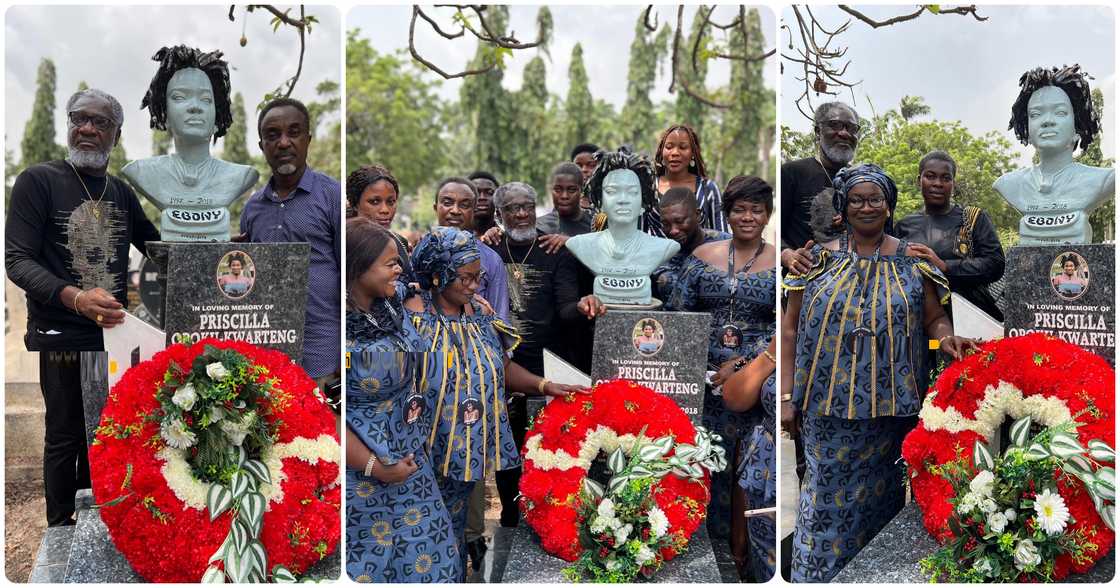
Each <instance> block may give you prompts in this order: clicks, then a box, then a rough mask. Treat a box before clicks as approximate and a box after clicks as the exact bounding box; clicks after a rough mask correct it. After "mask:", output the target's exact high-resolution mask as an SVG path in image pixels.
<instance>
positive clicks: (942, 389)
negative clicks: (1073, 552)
mask: <svg viewBox="0 0 1120 588" xmlns="http://www.w3.org/2000/svg"><path fill="white" fill-rule="evenodd" d="M1115 378H1116V375H1115V370H1113V368H1112V367H1111V366H1109V365H1108V363H1107V362H1106V361H1105V360H1104V359H1102V358H1100V357H1099V356H1097V355H1094V354H1092V353H1089V352H1088V351H1085V350H1083V349H1081V348H1080V347H1078V346H1076V345H1073V344H1071V343H1067V342H1065V341H1062V340H1061V339H1057V338H1053V337H1049V336H1046V335H1041V334H1032V335H1025V336H1021V337H1011V338H1007V339H1000V340H998V341H993V342H990V343H987V344H985V345H983V346H981V348H980V351H979V352H977V353H975V354H973V355H971V356H969V357H967V358H965V359H964V360H962V361H958V362H956V363H954V364H952V365H950V366H949V367H947V368H946V369H945V371H944V372H942V374H941V376H940V377H939V378H938V379H937V382H936V383H935V384H934V385H933V387H932V389H931V394H930V395H929V396H928V397H927V398H926V400H925V404H924V405H923V407H922V411H921V413H920V415H919V416H920V420H919V422H918V427H917V428H915V429H914V430H913V431H911V432H910V434H909V435H907V436H906V439H905V441H904V442H903V444H902V456H903V458H905V460H906V463H907V464H909V468H910V484H911V488H912V489H913V495H914V500H915V501H916V502H917V503H918V505H919V506H920V507H921V508H922V512H923V513H924V519H923V522H924V524H925V527H926V529H927V530H928V531H929V532H930V534H931V535H933V536H934V537H935V538H937V540H938V541H941V542H943V543H944V542H945V541H946V540H948V539H949V538H951V537H952V536H953V535H952V532H951V531H950V530H949V528H948V525H947V521H948V519H949V515H950V514H951V513H952V510H953V506H952V505H951V504H950V503H949V499H950V498H953V497H954V494H953V488H952V486H951V485H950V484H949V482H948V481H947V480H945V479H944V478H942V477H941V476H938V475H935V474H933V473H932V472H930V471H929V468H930V467H931V466H934V465H939V464H943V463H946V462H949V461H952V460H953V459H956V458H957V457H958V455H960V456H961V457H963V458H964V459H966V460H967V461H968V462H969V463H970V464H971V462H972V446H973V443H974V442H975V441H976V440H978V439H982V440H984V441H985V442H986V441H987V439H988V437H989V436H990V435H991V434H992V433H993V432H994V431H996V430H998V428H999V426H1000V424H1001V423H1002V422H1003V421H1004V418H1005V417H1008V416H1009V417H1011V418H1020V417H1022V416H1025V415H1028V414H1029V415H1031V416H1032V418H1033V420H1034V422H1036V423H1040V424H1043V425H1045V426H1053V425H1056V424H1058V422H1060V421H1062V420H1076V421H1077V422H1079V423H1081V426H1079V427H1078V428H1077V433H1078V437H1079V440H1080V441H1081V443H1082V444H1086V443H1088V441H1089V440H1090V439H1100V440H1102V441H1104V442H1106V443H1108V444H1109V446H1114V429H1115V424H1114V423H1115V414H1114V412H1113V411H1114V399H1115V394H1116V388H1115ZM1058 490H1059V493H1060V494H1061V495H1062V498H1063V499H1064V500H1065V503H1066V504H1067V505H1068V507H1069V511H1070V514H1071V515H1072V516H1073V518H1075V519H1076V523H1074V524H1073V525H1072V527H1071V528H1072V529H1080V530H1081V531H1082V532H1084V533H1085V536H1087V537H1090V538H1092V542H1093V543H1094V544H1095V545H1096V546H1097V547H1096V550H1095V551H1094V550H1087V551H1086V555H1087V556H1088V559H1087V560H1086V561H1083V562H1082V563H1081V564H1078V563H1076V562H1075V561H1073V559H1072V558H1071V557H1070V556H1069V555H1062V556H1060V557H1058V559H1057V560H1056V561H1055V571H1054V579H1055V580H1060V579H1062V578H1064V577H1065V576H1066V575H1067V574H1068V573H1069V572H1070V571H1074V572H1077V573H1085V572H1087V571H1088V570H1089V569H1090V568H1092V567H1093V564H1095V563H1096V562H1097V560H1099V559H1100V558H1102V557H1104V555H1105V554H1107V553H1108V551H1109V550H1110V549H1111V548H1112V545H1113V542H1114V539H1115V535H1114V534H1113V532H1112V531H1111V530H1110V529H1109V528H1108V526H1106V525H1105V524H1104V522H1103V521H1101V518H1100V516H1099V515H1098V514H1097V511H1096V509H1095V508H1094V507H1093V503H1092V500H1091V498H1090V496H1089V493H1088V492H1087V491H1086V490H1085V487H1084V485H1083V484H1082V483H1081V482H1080V481H1079V480H1076V479H1073V478H1070V479H1069V480H1067V479H1064V478H1063V477H1058Z"/></svg>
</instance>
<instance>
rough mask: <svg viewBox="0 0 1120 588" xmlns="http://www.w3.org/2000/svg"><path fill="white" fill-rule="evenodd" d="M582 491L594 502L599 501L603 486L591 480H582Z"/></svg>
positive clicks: (601, 496)
mask: <svg viewBox="0 0 1120 588" xmlns="http://www.w3.org/2000/svg"><path fill="white" fill-rule="evenodd" d="M583 491H584V492H586V493H587V495H588V496H590V497H592V498H594V499H595V500H601V499H602V498H603V492H604V490H603V485H602V484H600V483H598V482H596V481H595V480H592V479H591V478H584V479H583Z"/></svg>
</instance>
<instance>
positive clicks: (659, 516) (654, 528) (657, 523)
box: [647, 506, 669, 539]
mask: <svg viewBox="0 0 1120 588" xmlns="http://www.w3.org/2000/svg"><path fill="white" fill-rule="evenodd" d="M647 518H648V520H649V533H650V535H651V536H652V537H653V538H654V539H657V538H658V537H661V536H662V535H664V534H665V533H667V532H669V517H667V516H665V511H663V510H661V509H660V508H657V507H656V506H655V507H653V508H651V509H650V511H649V515H648V516H647Z"/></svg>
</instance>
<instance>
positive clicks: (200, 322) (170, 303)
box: [163, 243, 334, 362]
mask: <svg viewBox="0 0 1120 588" xmlns="http://www.w3.org/2000/svg"><path fill="white" fill-rule="evenodd" d="M166 245H167V246H168V250H169V253H168V260H167V293H166V301H165V305H164V306H165V308H166V310H165V311H164V313H165V316H164V321H163V326H164V329H163V330H164V331H165V332H166V333H167V344H168V345H172V344H174V343H186V344H191V343H196V342H198V341H199V340H200V339H203V338H206V337H215V338H217V339H236V340H241V341H246V342H248V343H252V344H253V345H257V346H260V347H269V348H272V349H278V350H280V351H283V352H284V353H286V354H287V355H288V356H289V357H291V358H292V360H293V361H297V362H298V361H299V359H300V355H301V352H302V350H303V323H304V315H305V314H306V309H307V295H306V292H307V288H308V284H307V268H308V256H309V255H310V251H311V248H310V246H309V245H308V244H306V243H167V244H166ZM329 286H332V287H333V286H334V285H333V284H331V285H329Z"/></svg>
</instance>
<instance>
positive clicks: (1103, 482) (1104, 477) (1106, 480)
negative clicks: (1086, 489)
mask: <svg viewBox="0 0 1120 588" xmlns="http://www.w3.org/2000/svg"><path fill="white" fill-rule="evenodd" d="M1093 488H1094V489H1095V490H1096V491H1097V492H1098V493H1099V494H1100V495H1101V498H1102V499H1104V500H1108V501H1110V502H1111V501H1115V500H1116V470H1114V469H1112V468H1101V469H1099V470H1097V473H1096V474H1095V475H1094V481H1093Z"/></svg>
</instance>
